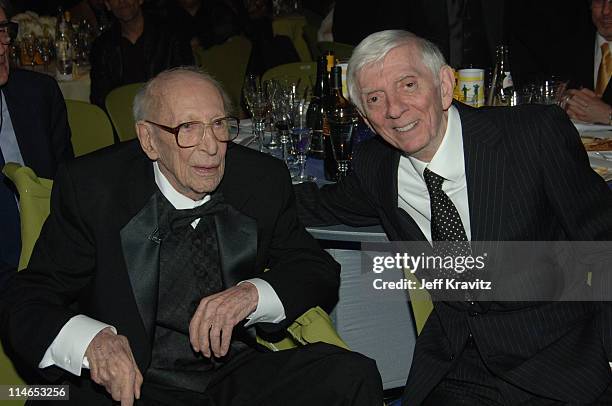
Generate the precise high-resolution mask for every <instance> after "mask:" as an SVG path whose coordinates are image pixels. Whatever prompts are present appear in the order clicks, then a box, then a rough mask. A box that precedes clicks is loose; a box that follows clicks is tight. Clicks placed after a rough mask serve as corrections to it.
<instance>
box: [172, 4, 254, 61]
mask: <svg viewBox="0 0 612 406" xmlns="http://www.w3.org/2000/svg"><path fill="white" fill-rule="evenodd" d="M167 21H168V23H169V24H171V25H173V26H174V27H175V29H176V30H177V31H178V32H180V33H182V35H183V36H184V37H185V39H186V40H187V41H188V42H189V43H190V44H191V46H192V47H195V46H198V45H199V46H201V47H202V48H204V49H206V48H210V47H211V46H213V45H218V44H222V43H224V42H225V41H226V40H227V39H228V38H229V37H231V36H233V35H239V34H240V33H241V32H242V30H241V25H242V24H241V21H240V18H239V16H238V15H237V13H235V12H234V10H233V9H232V8H231V7H230V6H229V5H228V4H227V3H226V2H225V0H205V1H203V0H174V1H171V2H170V4H169V6H168V18H167Z"/></svg>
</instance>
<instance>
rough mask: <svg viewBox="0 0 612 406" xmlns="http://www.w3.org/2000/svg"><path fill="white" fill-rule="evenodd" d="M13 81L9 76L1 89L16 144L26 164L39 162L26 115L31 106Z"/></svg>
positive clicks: (40, 158)
mask: <svg viewBox="0 0 612 406" xmlns="http://www.w3.org/2000/svg"><path fill="white" fill-rule="evenodd" d="M14 82H15V79H13V80H11V79H10V78H9V81H8V82H7V83H6V86H4V88H3V89H2V91H3V93H4V98H5V100H6V107H7V109H8V112H9V115H10V117H11V123H12V124H13V130H14V131H15V138H17V144H18V145H19V151H20V152H21V157H22V158H23V162H25V163H26V165H32V164H31V163H32V162H39V161H41V160H42V157H40V156H39V151H40V146H39V144H38V142H37V140H36V139H35V137H33V136H31V135H30V133H31V132H32V131H31V128H30V126H29V125H28V123H29V122H30V121H29V118H28V117H27V115H26V114H28V112H29V113H30V114H31V113H32V106H31V105H30V106H29V105H28V100H26V99H24V98H23V97H19V93H18V91H17V89H16V86H18V84H15V83H14ZM38 113H40V112H38ZM43 161H44V160H43ZM34 169H35V168H34Z"/></svg>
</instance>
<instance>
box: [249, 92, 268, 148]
mask: <svg viewBox="0 0 612 406" xmlns="http://www.w3.org/2000/svg"><path fill="white" fill-rule="evenodd" d="M249 99H250V104H251V116H252V119H253V136H254V137H255V138H256V139H257V140H258V142H259V152H264V132H265V129H266V119H267V118H268V110H269V109H270V101H269V99H268V97H267V96H266V95H265V94H264V93H263V92H257V93H253V94H251V95H250V96H249Z"/></svg>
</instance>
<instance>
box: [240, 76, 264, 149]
mask: <svg viewBox="0 0 612 406" xmlns="http://www.w3.org/2000/svg"><path fill="white" fill-rule="evenodd" d="M261 92H262V90H261V84H260V82H259V77H258V76H257V75H255V74H253V73H249V74H247V75H246V77H245V79H244V85H243V86H242V96H243V97H244V104H245V105H246V108H247V110H248V112H249V114H250V116H251V118H252V122H251V123H252V127H251V135H252V139H253V140H258V142H259V150H260V151H262V150H263V130H264V129H265V120H264V129H261V134H260V133H258V132H257V131H258V130H257V129H256V128H255V127H256V126H255V118H254V111H253V104H254V101H255V100H256V99H257V100H258V111H257V112H258V116H261V109H262V106H261V99H262V97H259V96H258V95H259V94H260V93H261ZM260 137H261V138H260Z"/></svg>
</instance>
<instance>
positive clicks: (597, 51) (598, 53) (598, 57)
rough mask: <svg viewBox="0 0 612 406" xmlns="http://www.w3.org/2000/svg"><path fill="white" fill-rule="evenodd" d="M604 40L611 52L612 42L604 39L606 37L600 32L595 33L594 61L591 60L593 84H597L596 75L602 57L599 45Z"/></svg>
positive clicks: (603, 42)
mask: <svg viewBox="0 0 612 406" xmlns="http://www.w3.org/2000/svg"><path fill="white" fill-rule="evenodd" d="M606 42H607V43H608V48H610V51H611V52H612V44H611V43H610V42H608V41H606V39H605V38H604V37H602V36H601V34H600V33H597V39H596V40H595V61H593V62H594V64H593V86H596V85H597V76H598V75H599V65H600V64H601V57H602V55H601V46H602V45H603V44H605V43H606ZM594 88H595V87H593V89H594Z"/></svg>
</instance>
